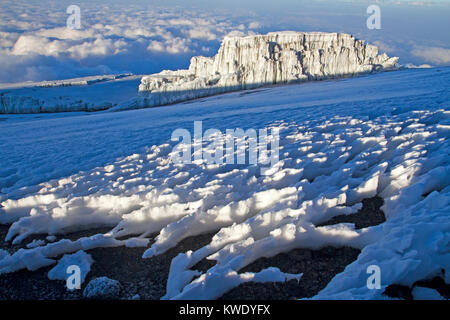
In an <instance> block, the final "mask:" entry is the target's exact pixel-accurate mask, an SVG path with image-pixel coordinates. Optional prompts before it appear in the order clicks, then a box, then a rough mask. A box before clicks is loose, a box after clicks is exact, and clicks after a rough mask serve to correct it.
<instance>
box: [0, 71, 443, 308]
mask: <svg viewBox="0 0 450 320" xmlns="http://www.w3.org/2000/svg"><path fill="white" fill-rule="evenodd" d="M449 79H450V70H449V69H448V68H444V69H441V71H440V72H436V70H433V69H416V70H404V71H399V72H398V73H397V72H396V73H385V74H379V75H376V76H374V77H367V78H355V79H347V80H345V81H339V82H328V83H320V84H319V83H316V84H311V86H310V87H308V86H306V87H304V86H290V87H285V88H271V89H267V91H263V92H258V91H248V92H247V94H245V95H239V94H231V95H226V96H222V97H215V98H210V100H207V101H206V102H204V103H201V102H198V103H196V104H193V105H187V106H184V107H183V106H174V107H173V108H172V109H170V108H169V109H168V110H166V111H155V110H142V111H138V112H137V113H136V111H131V112H129V113H125V114H124V115H122V118H121V119H120V122H115V121H118V120H114V116H112V117H111V116H109V115H106V114H103V115H99V116H98V117H97V118H94V119H96V121H97V123H96V124H95V125H96V126H98V125H99V123H100V124H105V125H106V126H111V125H114V124H118V123H127V121H128V123H129V120H130V119H137V118H138V119H140V121H142V122H141V123H148V122H149V120H152V119H155V115H161V116H162V117H160V118H159V119H160V120H159V121H161V119H166V118H164V117H166V116H167V118H169V119H172V120H174V119H179V118H177V117H180V116H181V117H186V116H187V115H190V116H192V117H193V118H194V119H196V120H197V118H196V117H195V113H196V112H200V113H203V112H204V110H205V103H206V106H208V107H210V109H208V110H211V112H210V113H209V114H208V116H209V117H210V118H212V119H214V117H217V122H215V123H212V124H211V122H209V126H211V125H217V124H218V123H220V122H225V123H224V124H222V126H228V127H229V126H230V125H232V126H234V125H236V126H237V125H241V126H243V127H245V124H246V125H247V126H248V125H255V126H257V125H259V126H266V127H268V128H269V129H270V128H273V127H276V128H278V129H280V148H281V149H280V161H279V166H278V167H279V170H273V172H272V173H271V174H269V175H267V176H261V175H260V170H259V169H260V168H259V166H258V165H208V164H205V163H198V164H191V165H181V164H174V163H173V162H171V160H170V155H171V152H172V147H173V145H174V143H173V142H167V140H169V138H170V134H169V133H170V132H171V130H173V129H174V128H176V127H177V126H178V125H181V123H180V122H176V121H175V122H172V123H171V125H170V128H171V130H169V131H168V134H165V133H164V134H163V133H161V132H159V134H160V137H161V138H160V139H161V141H160V143H154V144H153V145H152V146H149V147H146V148H144V149H140V150H139V151H132V152H130V149H127V150H126V151H125V152H128V154H129V155H128V156H126V157H121V158H118V159H116V160H115V161H109V162H107V164H102V165H100V164H99V159H98V158H96V157H95V156H91V157H92V164H97V165H98V166H97V167H93V168H91V169H88V170H82V169H80V165H79V163H78V162H76V161H74V162H73V164H72V166H73V169H74V170H75V171H76V173H74V174H71V175H63V176H60V177H58V178H55V179H49V180H48V181H47V180H44V182H42V183H40V184H33V183H31V182H32V181H36V180H29V177H28V176H27V175H25V174H23V172H37V173H38V172H40V171H47V170H46V169H45V167H43V168H40V169H39V168H37V169H27V171H19V170H14V167H12V166H11V167H9V168H8V167H6V168H4V169H3V171H2V176H3V177H6V178H8V177H10V176H11V175H16V177H15V179H16V183H15V184H12V185H11V184H7V181H8V180H7V179H4V180H0V181H2V183H4V185H3V188H2V192H3V195H2V197H3V199H2V200H1V202H0V204H1V207H0V222H3V223H12V225H11V227H10V229H9V232H8V234H7V237H6V240H8V241H12V242H13V243H16V244H18V243H21V242H22V241H25V240H26V238H27V237H28V236H30V235H33V234H49V235H53V234H64V232H67V231H68V230H82V229H88V228H91V227H92V226H93V225H96V226H111V228H112V229H111V231H110V232H108V233H106V234H99V235H96V236H93V237H84V238H80V239H78V240H75V241H71V240H67V239H62V240H59V241H56V242H54V243H49V244H45V245H44V246H38V247H36V248H30V249H20V250H18V251H17V252H15V253H13V254H8V253H6V252H3V253H0V274H3V273H7V272H14V271H17V270H21V269H25V268H27V269H29V270H36V269H38V268H40V267H44V266H48V265H51V264H54V263H55V262H56V261H55V257H58V256H60V255H62V254H67V253H73V252H77V251H79V250H89V249H91V248H96V247H106V246H125V245H127V246H131V247H132V246H139V245H147V244H148V243H149V238H150V237H151V236H152V235H153V234H155V233H156V234H157V236H156V238H155V239H154V240H155V241H154V242H153V243H152V245H151V246H150V247H149V248H148V249H147V250H146V251H145V253H144V256H143V258H148V259H151V258H152V257H153V256H155V255H159V254H163V253H164V252H166V251H167V250H168V249H170V248H172V247H174V246H176V244H177V243H179V242H180V241H182V240H183V239H185V238H187V237H190V236H195V235H199V234H204V233H210V232H215V235H214V237H213V238H212V240H211V242H210V243H209V244H207V245H206V246H204V247H202V248H200V249H198V250H195V251H188V252H186V253H182V254H180V255H178V256H177V257H175V258H174V259H173V261H172V264H171V268H170V273H169V278H168V282H167V292H166V295H165V296H164V298H165V299H212V298H217V297H220V296H221V295H222V294H223V293H224V292H226V291H228V290H230V289H231V288H233V287H235V286H237V285H239V284H240V283H243V282H246V281H285V280H286V279H299V277H300V276H301V275H289V274H284V273H283V272H281V271H280V270H277V269H274V268H269V269H266V270H263V271H261V272H260V273H256V274H253V273H240V272H239V271H240V270H241V269H242V268H244V267H245V266H247V265H249V264H250V263H252V262H254V261H256V260H257V259H259V258H261V257H272V256H275V255H277V254H278V253H281V252H287V251H289V250H291V249H294V248H310V249H318V248H321V247H324V246H329V245H332V246H343V245H345V246H350V247H354V248H359V249H361V250H362V252H361V254H360V255H359V257H358V258H357V260H356V261H355V262H353V263H352V264H350V265H349V266H347V268H346V269H345V270H344V271H343V272H342V273H341V274H339V275H337V276H336V277H335V278H334V279H333V280H332V281H331V282H330V283H329V284H328V285H327V287H326V288H325V289H324V290H322V291H321V292H320V293H319V294H318V295H317V296H316V297H314V298H315V299H385V298H386V297H385V296H383V295H382V292H383V291H384V288H386V286H388V285H390V284H393V283H396V284H402V285H408V286H411V285H412V284H413V283H414V282H415V281H418V280H423V279H429V278H433V277H435V276H438V275H440V276H442V270H445V274H446V281H448V275H449V274H450V253H449V251H448V244H449V241H450V238H449V235H450V223H449V213H450V158H449V154H450V146H449V136H450V110H449V108H448V103H449V101H450V93H449V90H448V87H447V86H446V84H447V83H448V81H449ZM320 88H322V89H324V90H325V89H326V92H327V93H328V95H327V96H326V97H325V96H324V92H320ZM308 90H311V91H313V92H314V93H309V92H308ZM317 90H318V91H317ZM346 90H347V91H346ZM351 92H353V94H354V95H352V94H351ZM380 92H382V93H383V95H382V96H380ZM308 94H310V95H309V96H308ZM315 94H316V95H317V97H316V99H317V100H314V99H311V97H312V96H311V95H315ZM341 94H342V96H341ZM318 96H321V97H322V98H321V99H323V100H318V99H319V97H318ZM302 99H305V100H302ZM249 101H251V103H249V104H248V105H247V107H246V108H244V107H243V108H242V109H239V110H236V103H242V104H244V103H246V102H249ZM282 102H283V103H282ZM308 102H309V103H311V105H308V104H307V103H308ZM180 107H183V108H182V109H181V111H180ZM155 112H156V113H155ZM158 112H162V113H158ZM180 112H181V113H182V114H181V115H180ZM215 112H216V113H217V115H216V114H215ZM255 113H258V115H259V118H258V117H256V116H255ZM263 119H264V120H263ZM277 119H278V120H277ZM33 121H38V120H32V121H29V122H27V125H31V126H32V125H33ZM52 121H53V122H54V123H58V122H60V123H61V124H63V125H64V128H65V129H66V128H67V125H72V126H73V127H77V126H80V117H78V118H77V117H74V119H72V120H70V119H67V118H64V119H57V118H55V119H52ZM177 121H178V120H177ZM183 121H189V119H188V120H185V119H184V120H183ZM7 123H8V122H7ZM128 123H127V125H124V126H123V129H121V128H122V127H121V126H120V125H118V126H116V127H115V129H116V130H123V131H122V132H123V133H125V132H128V131H127V130H129V125H128ZM135 123H136V125H138V126H139V122H138V121H137V122H135ZM206 123H208V122H206ZM20 124H23V122H21V123H20ZM184 124H186V123H184ZM154 125H155V126H157V128H158V129H159V128H161V125H160V123H156V124H154ZM15 128H16V127H15V126H14V122H11V125H6V127H5V129H4V132H8V131H7V129H9V130H10V131H9V132H10V133H11V132H14V130H15ZM77 128H78V127H77ZM85 128H86V129H87V130H89V124H86V125H85ZM141 128H142V127H141ZM52 130H54V131H53V134H56V135H58V133H60V132H58V130H61V129H52ZM141 130H142V129H141ZM0 131H1V130H0ZM142 132H145V131H142ZM166 133H167V132H166ZM46 134H48V132H47V133H46ZM45 136H46V135H44V137H45ZM61 136H62V138H64V135H61ZM148 136H149V135H148V132H147V133H145V134H144V133H141V135H136V136H132V137H129V136H126V135H125V134H124V135H122V136H120V139H119V140H120V142H121V144H124V145H130V143H129V142H131V141H133V140H132V139H139V140H141V139H142V138H143V137H148ZM74 137H76V135H75V136H74V135H71V134H68V138H69V139H73V138H74ZM38 138H39V137H37V139H38ZM39 139H41V138H39ZM114 139H115V138H114V136H112V137H111V138H110V139H109V140H108V144H106V145H105V149H104V151H105V152H106V150H109V149H110V148H111V146H114V141H115V140H114ZM164 141H166V142H164ZM209 142H210V141H207V140H206V141H204V144H205V145H207V144H208V143H209ZM29 143H33V141H30V142H29ZM145 143H147V144H148V142H145ZM66 145H67V144H66ZM34 148H38V147H36V146H34ZM74 148H75V146H74ZM11 150H14V148H11ZM15 150H17V149H15ZM84 150H85V151H86V150H88V149H86V148H85V149H84ZM65 151H66V152H67V149H65ZM12 156H14V151H12ZM89 156H90V155H89V153H87V156H86V157H89ZM107 156H108V155H104V157H107ZM57 159H58V158H55V159H54V160H52V158H49V159H48V160H49V161H50V162H51V161H55V164H56V163H58V162H57V161H58V160H57ZM104 159H107V158H104ZM30 170H36V171H30ZM62 174H64V173H62ZM45 177H46V176H42V178H43V179H45ZM5 182H6V183H5ZM19 182H20V183H19ZM375 195H379V196H381V197H382V198H383V199H384V201H385V204H384V206H383V207H382V210H383V211H384V212H385V214H386V219H387V221H386V222H385V223H383V224H381V225H379V226H374V227H369V228H364V229H360V230H356V229H355V227H354V225H352V224H338V225H333V226H323V227H316V225H318V224H320V223H322V222H325V221H328V220H329V219H330V218H332V217H334V216H337V215H341V214H351V213H355V212H356V211H357V210H358V209H359V208H360V207H361V201H362V200H363V199H365V198H370V197H373V196H375ZM118 237H130V238H131V239H129V240H117V239H116V238H118ZM202 259H209V260H213V261H215V262H216V264H215V265H214V266H213V267H212V268H210V269H209V270H208V271H207V272H204V273H202V272H200V271H197V270H192V268H193V267H194V266H195V265H196V264H197V263H198V262H199V261H201V260H202ZM370 265H378V266H379V267H380V269H381V289H380V290H370V289H368V288H367V286H366V281H367V278H368V276H369V275H368V274H367V268H368V266H370Z"/></svg>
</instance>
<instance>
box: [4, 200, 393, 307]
mask: <svg viewBox="0 0 450 320" xmlns="http://www.w3.org/2000/svg"><path fill="white" fill-rule="evenodd" d="M382 204H383V201H382V199H381V198H379V197H375V198H372V199H366V200H364V201H363V207H362V209H361V210H359V211H358V212H357V213H355V214H353V215H347V216H340V217H335V218H333V219H331V220H330V221H328V222H326V223H324V224H322V225H329V224H335V223H340V222H353V223H355V224H356V226H357V227H358V228H362V227H365V226H370V225H376V224H379V223H382V222H383V221H385V219H384V214H383V212H382V211H381V210H380V207H381V205H382ZM7 230H8V226H0V248H2V249H5V250H7V251H10V252H14V251H16V250H17V249H19V248H20V247H21V246H12V245H10V244H9V243H5V242H4V240H3V239H4V238H5V235H6V233H7ZM108 230H109V229H107V228H106V229H105V228H100V229H93V230H90V231H83V232H76V233H71V234H66V235H64V238H69V239H77V238H79V237H81V236H89V235H93V234H96V233H99V232H106V231H108ZM214 234H215V233H211V234H205V235H201V236H195V237H191V238H188V239H185V240H184V241H182V242H181V243H180V244H178V245H177V246H176V247H175V248H173V249H171V250H169V251H168V252H166V253H165V254H162V255H159V256H156V257H153V258H151V259H142V254H143V252H144V251H145V249H146V248H126V247H118V248H97V249H93V250H89V251H88V253H89V254H91V255H92V258H93V259H94V261H95V263H94V264H93V265H92V267H91V271H90V272H89V274H88V275H87V277H86V281H85V282H84V283H83V285H82V289H84V287H85V286H86V285H87V283H88V282H89V281H90V280H91V279H93V278H96V277H101V276H106V277H109V278H111V279H115V280H118V281H119V282H120V283H121V285H122V291H121V296H120V297H119V298H120V299H131V298H132V297H133V296H134V295H136V294H139V296H140V298H141V299H160V298H161V297H162V296H163V295H164V294H165V287H166V281H167V277H168V273H169V267H170V262H171V260H172V258H173V257H175V256H176V255H177V254H178V253H180V252H186V251H187V250H195V249H197V248H200V247H202V246H204V245H206V244H207V243H209V242H210V241H211V238H212V236H213V235H214ZM34 238H35V239H39V238H42V237H39V236H35V237H34ZM30 239H32V238H30ZM27 242H28V241H27ZM359 253H360V251H359V250H357V249H353V248H349V247H340V248H337V247H325V248H322V249H320V250H309V249H295V250H292V251H290V252H286V253H282V254H279V255H277V256H275V257H272V258H262V259H258V260H257V261H255V262H254V263H252V264H251V265H249V266H247V267H246V268H245V269H243V270H241V271H251V272H257V271H260V270H261V269H263V268H267V267H270V266H274V267H278V268H280V270H282V271H284V272H289V273H300V272H302V273H303V277H302V278H301V279H300V281H296V280H291V281H288V282H285V283H246V284H243V285H240V286H239V287H237V288H235V289H233V290H231V291H229V292H228V293H226V294H225V295H224V296H223V297H222V299H227V300H251V299H269V300H274V299H283V300H286V299H298V298H304V297H312V296H314V295H315V294H317V293H318V292H319V291H320V290H322V289H323V288H324V287H325V286H326V285H327V284H328V283H329V281H330V280H331V279H332V278H333V277H334V276H335V275H336V274H338V273H340V272H342V271H343V270H344V269H345V267H346V266H347V265H348V264H350V263H351V262H353V261H354V260H355V259H356V258H357V257H358V255H359ZM212 265H213V262H211V261H208V260H203V261H200V262H199V263H198V264H197V265H196V266H195V267H194V268H195V269H198V270H207V269H208V268H209V267H211V266H212ZM51 268H52V267H47V268H42V269H39V270H37V271H34V272H30V271H24V270H22V271H19V272H15V273H11V274H5V275H0V299H2V300H16V299H32V300H39V299H46V300H47V299H52V300H53V299H81V298H82V290H77V291H75V292H68V291H67V290H66V289H65V282H63V281H50V280H49V279H48V278H47V272H48V271H49V270H50V269H51Z"/></svg>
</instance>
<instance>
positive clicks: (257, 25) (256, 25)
mask: <svg viewBox="0 0 450 320" xmlns="http://www.w3.org/2000/svg"><path fill="white" fill-rule="evenodd" d="M248 28H249V29H258V28H261V24H260V23H259V22H258V21H252V22H250V23H249V24H248Z"/></svg>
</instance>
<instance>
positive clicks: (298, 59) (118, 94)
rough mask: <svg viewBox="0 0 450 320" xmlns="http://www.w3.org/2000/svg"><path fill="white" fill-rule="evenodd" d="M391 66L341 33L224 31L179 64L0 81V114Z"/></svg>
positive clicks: (114, 105) (114, 106)
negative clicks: (207, 50) (207, 51)
mask: <svg viewBox="0 0 450 320" xmlns="http://www.w3.org/2000/svg"><path fill="white" fill-rule="evenodd" d="M398 67H399V65H398V58H397V57H392V58H390V57H388V56H387V55H386V54H385V53H383V54H379V53H378V48H377V47H376V46H374V45H370V44H367V43H365V42H364V41H363V40H357V39H356V38H354V37H353V36H351V35H349V34H345V33H324V32H294V31H283V32H276V33H268V34H267V35H252V36H246V37H236V36H235V37H225V38H224V39H223V41H222V44H221V46H220V48H219V51H218V53H217V54H216V55H215V56H214V57H202V56H196V57H193V58H192V59H191V62H190V66H189V69H187V70H177V71H171V70H165V71H162V72H160V73H158V74H153V75H145V76H137V75H129V74H124V75H117V76H114V75H104V76H96V77H85V78H77V79H68V80H59V81H44V82H40V83H22V84H3V85H1V84H0V113H44V112H74V111H89V112H90V111H102V110H110V111H122V110H128V109H139V108H147V107H155V106H162V105H168V104H173V103H176V102H182V101H186V100H191V99H195V98H200V97H206V96H211V95H215V94H220V93H225V92H230V91H237V90H245V89H251V88H256V87H261V86H270V85H279V84H286V83H295V82H305V81H313V80H324V79H333V78H340V77H351V76H357V75H362V74H367V73H373V72H378V71H384V70H394V69H397V68H398ZM139 80H140V82H139Z"/></svg>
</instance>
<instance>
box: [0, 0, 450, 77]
mask: <svg viewBox="0 0 450 320" xmlns="http://www.w3.org/2000/svg"><path fill="white" fill-rule="evenodd" d="M72 4H76V5H78V6H79V7H80V9H81V29H80V30H72V29H69V28H67V27H66V21H67V19H68V17H69V14H67V13H66V9H67V7H68V6H69V5H72ZM365 6H367V3H366V2H364V1H357V2H351V4H349V2H348V1H344V2H343V3H339V4H336V1H331V0H330V1H328V0H327V1H317V2H312V1H306V0H299V1H295V2H292V1H287V0H280V2H277V3H276V4H275V3H273V2H271V1H266V0H261V1H258V2H255V1H253V0H249V1H248V2H245V3H243V2H240V1H235V0H229V1H228V2H226V3H224V2H214V1H206V0H196V1H195V2H193V1H183V2H180V1H177V0H167V1H165V2H161V1H152V0H150V1H142V0H132V1H127V2H126V3H120V2H118V1H117V2H116V1H107V0H89V1H87V0H78V1H77V3H72V1H66V0H61V1H54V0H41V1H26V0H3V1H2V2H1V3H0V83H5V82H22V81H29V80H32V81H41V80H54V79H64V78H71V77H80V76H88V75H96V74H99V73H122V72H131V73H134V74H148V73H154V72H159V71H161V70H163V69H180V68H186V67H187V66H188V64H189V59H190V57H192V56H194V55H207V56H208V55H213V54H215V52H216V51H217V49H218V47H219V45H220V42H221V40H222V39H223V37H224V36H225V35H227V34H230V35H247V34H254V33H266V32H268V31H277V30H297V31H327V32H347V33H351V34H353V35H355V36H356V37H358V38H361V39H366V40H367V41H369V42H373V43H375V44H377V45H379V47H380V50H381V51H386V52H387V53H388V54H389V55H397V56H400V57H401V58H402V59H401V60H400V61H401V62H402V63H405V64H406V63H413V64H418V65H420V64H424V63H430V64H434V65H448V64H450V58H449V57H450V53H449V51H450V49H448V48H450V40H448V35H447V34H446V33H445V30H444V29H445V27H446V26H447V25H448V24H449V23H448V22H442V23H441V24H438V25H436V21H440V20H443V18H441V17H445V16H446V14H447V13H450V6H441V7H439V8H438V9H433V8H431V9H429V8H428V7H427V8H425V9H424V8H420V9H419V8H418V6H417V5H415V6H412V5H392V6H387V5H383V6H382V19H383V20H382V25H383V29H382V30H377V31H370V30H367V28H366V23H365V19H366V10H365V9H366V8H365ZM411 8H417V9H411ZM400 9H402V10H403V11H399V10H400ZM404 10H409V11H408V12H407V11H404ZM411 10H412V11H411ZM414 10H415V11H414ZM426 10H429V12H428V13H427V14H428V15H430V13H432V14H433V15H434V16H432V17H431V18H430V21H425V20H424V21H418V22H417V19H415V18H414V14H415V15H417V16H418V17H419V16H421V14H422V13H425V11H426ZM433 10H434V11H433ZM408 15H410V16H408ZM408 21H416V24H415V25H414V26H415V27H416V29H414V28H412V29H411V28H409V27H408V28H406V29H405V24H406V23H408ZM446 21H448V19H447V20H446ZM420 23H421V24H420ZM449 27H450V25H449ZM427 28H428V29H427ZM441 29H442V30H441ZM417 30H420V32H418V31H417ZM447 30H448V28H447ZM427 32H428V33H427ZM443 39H446V40H443Z"/></svg>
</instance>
